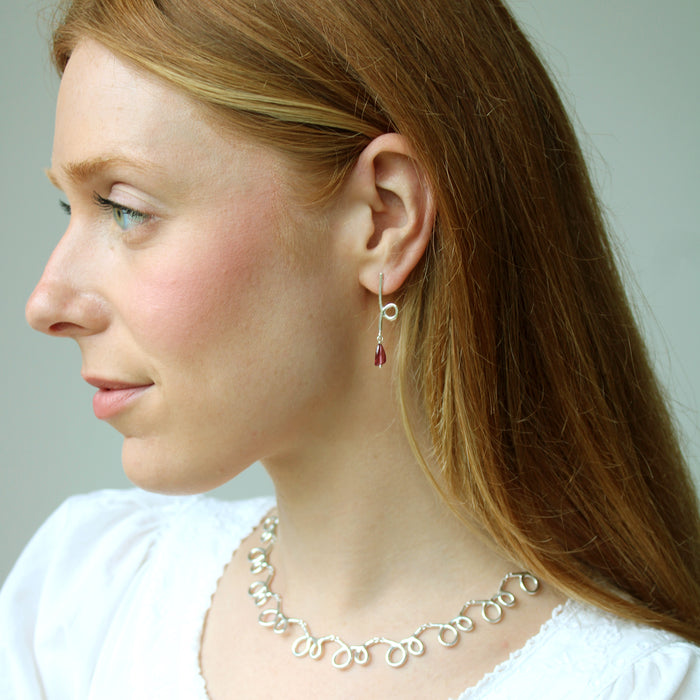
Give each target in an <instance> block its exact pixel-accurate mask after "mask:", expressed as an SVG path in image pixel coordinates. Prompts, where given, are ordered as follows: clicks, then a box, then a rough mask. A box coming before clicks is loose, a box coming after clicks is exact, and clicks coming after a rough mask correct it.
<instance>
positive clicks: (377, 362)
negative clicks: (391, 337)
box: [374, 343, 386, 367]
mask: <svg viewBox="0 0 700 700" xmlns="http://www.w3.org/2000/svg"><path fill="white" fill-rule="evenodd" d="M385 362H386V353H385V352H384V346H383V345H382V344H381V343H379V344H378V345H377V349H376V351H375V353H374V366H375V367H381V366H382V365H383V364H384V363H385Z"/></svg>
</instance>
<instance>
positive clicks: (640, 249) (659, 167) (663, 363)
mask: <svg viewBox="0 0 700 700" xmlns="http://www.w3.org/2000/svg"><path fill="white" fill-rule="evenodd" d="M419 1H420V0H416V2H419ZM46 4H48V3H44V2H42V3H38V2H35V1H33V0H0V90H1V92H0V95H1V99H2V110H0V135H1V138H0V164H1V165H0V213H1V216H2V227H1V230H2V234H1V235H2V255H0V284H1V285H2V294H0V327H1V328H2V337H1V342H0V367H2V379H1V380H0V386H1V387H2V391H1V394H0V395H1V399H0V581H1V580H3V579H4V577H5V576H6V574H7V572H8V571H9V568H10V566H11V564H12V562H13V561H14V559H15V558H16V557H17V555H18V554H19V552H20V550H21V548H22V546H23V545H24V543H25V542H26V541H27V540H28V538H29V537H30V536H31V534H32V532H33V531H34V530H35V529H36V528H37V527H38V525H39V524H40V523H41V522H42V521H43V520H44V519H45V518H46V516H47V515H48V514H49V513H50V512H51V511H52V510H53V509H54V508H55V507H56V506H57V505H58V504H59V503H60V502H61V501H62V500H63V499H64V498H65V497H67V496H68V495H70V494H73V493H78V492H84V491H89V490H93V489H97V488H104V487H125V486H128V485H129V483H128V482H127V480H126V478H125V477H124V476H123V474H122V471H121V466H120V449H121V439H120V436H119V435H118V434H117V433H116V432H115V431H113V430H112V429H111V428H109V427H108V426H106V425H104V424H102V423H100V422H98V421H97V420H96V419H95V418H94V416H93V414H92V408H91V396H92V393H93V391H94V390H93V389H91V388H90V387H88V386H87V385H86V384H84V382H82V381H81V380H80V377H79V370H80V357H79V352H78V349H77V347H76V346H75V344H74V343H72V342H71V341H65V340H62V341H58V340H53V339H50V338H48V337H43V336H41V335H39V334H38V333H35V332H33V331H31V330H30V329H29V328H28V326H27V325H26V323H25V321H24V303H25V300H26V298H27V296H28V295H29V293H30V292H31V290H32V288H33V285H34V283H35V281H36V280H37V279H38V278H39V276H40V274H41V271H42V269H43V265H44V263H45V261H46V259H47V258H48V256H49V254H50V252H51V250H52V248H53V246H54V245H55V243H56V242H57V241H58V239H59V237H60V235H61V233H62V230H63V227H64V226H65V218H64V215H63V214H62V213H61V212H60V211H59V207H58V206H57V200H58V196H57V192H56V191H55V190H53V188H52V187H51V186H50V185H49V184H48V182H47V181H46V179H45V178H44V175H43V174H42V169H43V168H44V167H46V166H48V165H49V159H50V153H51V138H52V128H53V109H54V100H55V95H56V90H57V80H56V78H55V77H54V75H53V73H52V71H51V69H50V67H49V64H48V59H47V51H46V48H45V40H44V38H42V37H43V35H45V33H46V31H45V30H40V28H39V27H40V24H41V23H40V22H39V21H38V20H37V14H38V11H39V9H40V7H42V6H45V5H46ZM511 6H512V7H513V9H514V10H515V12H516V14H517V15H518V16H519V17H520V18H521V20H522V21H523V23H524V25H525V26H526V29H527V30H528V31H529V33H530V35H531V36H532V37H533V38H534V39H535V41H536V43H537V44H538V45H539V46H540V48H541V51H542V53H543V54H544V56H545V57H546V59H547V60H548V62H549V63H550V65H551V66H552V67H553V69H554V71H555V74H556V76H557V77H558V80H559V83H560V85H561V86H562V88H563V91H564V96H565V99H566V100H567V101H568V103H569V104H570V105H571V108H572V111H573V112H574V113H575V115H576V119H577V122H578V123H579V125H580V133H581V136H582V139H583V142H584V147H585V149H586V151H587V153H588V154H589V160H590V163H591V166H592V168H593V170H594V174H595V178H596V182H597V184H598V188H599V191H600V193H601V196H602V199H603V201H604V203H605V205H606V207H607V209H608V212H609V218H610V222H611V227H612V229H613V231H614V233H615V235H616V237H617V239H618V241H619V244H620V248H621V250H622V253H623V255H624V257H625V258H626V260H627V268H628V277H629V284H630V290H631V293H632V296H633V298H634V300H635V303H636V304H637V305H638V307H639V317H640V320H641V322H642V324H643V326H644V329H645V331H646V333H647V336H648V337H649V341H650V344H651V348H652V354H653V356H654V358H655V361H656V362H657V366H658V369H659V372H660V374H661V376H662V379H663V381H664V382H665V385H666V386H667V388H668V391H669V395H670V396H671V397H672V399H673V406H674V410H675V411H676V414H677V416H678V419H679V422H680V424H681V426H682V429H683V432H684V436H685V442H686V448H687V449H686V451H687V454H688V456H689V459H690V462H691V466H692V468H693V470H694V472H695V473H696V474H698V472H699V471H700V428H699V425H700V421H699V419H698V394H699V393H700V366H699V364H698V362H697V359H696V358H697V357H698V355H699V354H700V332H699V330H698V323H699V317H700V314H699V313H698V309H697V307H698V302H699V301H700V274H698V273H699V272H700V235H699V233H698V232H699V229H700V224H699V223H698V221H699V220H700V203H699V201H700V197H699V193H700V187H699V185H700V165H699V164H700V139H698V136H697V130H698V128H700V88H699V85H700V81H699V79H698V77H699V76H698V67H699V64H700V49H699V48H698V46H699V45H700V42H698V36H700V3H698V2H697V0H670V1H669V2H668V3H660V2H659V1H658V0H587V1H586V2H581V0H513V1H512V2H511ZM219 491H220V493H221V495H222V496H224V497H227V498H234V497H244V496H247V495H251V494H259V493H269V492H270V491H271V486H270V484H269V481H268V480H267V479H266V476H265V474H264V472H263V471H262V469H261V468H260V467H259V466H256V467H253V468H252V469H250V470H248V471H247V472H245V473H244V474H242V475H241V476H240V477H238V478H237V479H235V480H234V482H232V483H231V484H228V485H227V486H225V487H224V488H223V489H220V490H219Z"/></svg>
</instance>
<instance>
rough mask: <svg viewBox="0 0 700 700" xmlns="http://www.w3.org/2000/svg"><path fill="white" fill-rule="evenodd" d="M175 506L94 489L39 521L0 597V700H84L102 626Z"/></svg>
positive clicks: (160, 499)
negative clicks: (159, 525) (163, 519)
mask: <svg viewBox="0 0 700 700" xmlns="http://www.w3.org/2000/svg"><path fill="white" fill-rule="evenodd" d="M173 500H177V499H168V498H167V497H163V496H155V495H153V494H146V493H144V492H140V491H137V490H131V491H101V492H98V493H95V494H89V495H86V496H76V497H73V498H70V499H68V500H67V501H66V502H65V503H64V504H63V505H62V506H60V507H59V508H58V510H57V511H56V512H55V513H54V514H53V515H52V516H51V517H50V518H49V519H48V520H47V521H46V522H45V523H44V525H43V526H42V527H41V528H40V529H39V530H38V532H37V533H36V535H35V536H34V537H33V538H32V540H31V541H30V543H29V544H28V545H27V547H26V548H25V550H24V552H23V553H22V555H21V556H20V558H19V560H18V561H17V563H16V564H15V567H14V569H13V570H12V571H11V572H10V575H9V577H8V578H7V580H6V582H5V585H4V586H3V588H2V591H0V697H1V698H32V699H34V698H37V699H38V698H49V700H63V699H64V698H65V699H66V700H68V699H74V698H77V697H87V696H88V695H89V685H90V679H91V676H92V671H93V670H94V664H95V663H96V659H97V654H98V653H99V649H100V647H101V642H102V640H103V639H104V637H105V635H106V634H107V633H108V628H109V623H110V620H111V619H112V618H113V614H114V611H115V610H116V609H117V608H118V606H119V603H120V600H121V599H122V596H123V594H124V592H125V591H127V590H128V588H129V586H130V585H133V583H134V581H135V580H136V579H138V576H139V570H140V569H141V568H142V567H143V564H144V562H145V561H146V560H147V559H148V557H149V553H150V550H151V549H152V547H153V545H154V543H155V541H156V539H157V537H158V529H159V528H158V524H159V521H160V520H162V518H163V515H164V511H167V510H169V509H170V507H171V506H170V505H169V504H171V503H172V501H173ZM75 659H79V660H80V662H79V664H77V665H76V663H75ZM69 660H70V661H69Z"/></svg>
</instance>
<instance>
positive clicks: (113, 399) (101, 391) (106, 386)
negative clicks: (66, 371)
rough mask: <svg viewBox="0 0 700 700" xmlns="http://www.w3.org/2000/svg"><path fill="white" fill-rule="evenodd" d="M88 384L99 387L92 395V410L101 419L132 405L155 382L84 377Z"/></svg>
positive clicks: (110, 416)
mask: <svg viewBox="0 0 700 700" xmlns="http://www.w3.org/2000/svg"><path fill="white" fill-rule="evenodd" d="M84 379H85V381H86V382H87V383H88V384H91V385H92V386H94V387H97V393H96V394H95V395H94V396H93V397H92V410H93V411H94V412H95V416H96V417H97V418H99V419H100V420H106V419H108V418H112V417H114V416H116V415H117V414H118V413H121V412H122V411H123V410H124V409H126V408H127V407H129V406H131V404H133V403H134V401H136V400H137V399H138V398H139V397H140V396H141V395H142V394H143V393H144V392H145V391H147V390H148V389H150V388H151V387H152V386H153V384H152V383H150V384H134V383H131V382H122V381H118V380H113V379H101V378H98V377H84Z"/></svg>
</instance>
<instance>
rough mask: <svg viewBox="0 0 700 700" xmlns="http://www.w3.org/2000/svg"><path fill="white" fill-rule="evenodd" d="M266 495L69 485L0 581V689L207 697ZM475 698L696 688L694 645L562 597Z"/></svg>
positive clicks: (55, 698) (610, 695) (76, 697)
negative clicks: (239, 563)
mask: <svg viewBox="0 0 700 700" xmlns="http://www.w3.org/2000/svg"><path fill="white" fill-rule="evenodd" d="M272 505H273V502H272V500H271V499H255V500H251V501H242V502H237V503H228V502H221V501H216V500H214V499H211V498H205V497H202V496H195V497H185V498H171V497H166V496H156V495H153V494H147V493H144V492H141V491H137V490H132V491H103V492H99V493H96V494H91V495H87V496H78V497H75V498H72V499H69V500H68V501H67V502H66V503H64V504H63V506H61V508H59V509H58V510H57V511H56V513H54V515H53V516H51V518H50V519H49V520H48V521H47V522H46V524H45V525H44V526H43V527H42V528H41V529H40V530H39V532H38V533H37V534H36V535H35V537H34V539H33V540H32V541H31V542H30V544H29V545H28V546H27V548H26V550H25V552H24V553H23V554H22V557H21V558H20V560H19V561H18V563H17V565H16V566H15V569H14V570H13V572H12V573H11V574H10V576H9V578H8V579H7V581H6V583H5V586H4V588H3V590H2V592H0V698H2V699H3V700H5V699H8V700H9V699H13V700H15V699H17V700H35V699H39V698H47V699H48V700H84V699H90V700H117V699H118V700H124V699H125V698H129V699H130V700H146V699H148V700H153V699H154V698H168V700H180V699H181V700H206V691H205V686H204V681H203V679H202V677H201V675H200V672H199V666H198V656H199V644H200V637H201V630H202V626H203V623H204V617H205V615H206V611H207V610H208V608H209V605H210V602H211V596H212V594H213V593H214V591H215V588H216V584H217V581H218V579H219V577H220V576H221V573H222V571H223V569H224V567H225V565H226V564H227V563H228V561H229V560H230V558H231V555H232V553H233V551H234V550H235V549H236V548H237V547H238V545H239V543H240V541H241V540H242V539H243V538H244V537H245V536H246V535H247V534H248V533H249V532H250V531H251V530H252V529H253V528H254V527H255V525H257V523H258V522H259V521H260V520H261V519H262V517H263V515H264V514H265V513H266V512H267V511H268V510H269V509H270V508H271V507H272ZM399 672H400V671H399ZM243 695H244V696H245V693H243ZM482 698H489V700H498V699H500V698H503V699H505V698H508V699H509V700H511V699H512V698H519V700H526V699H527V698H536V699H537V700H548V699H550V700H562V698H567V699H574V700H575V699H577V698H581V699H583V698H586V699H590V698H605V699H606V700H617V699H619V700H623V699H624V700H630V699H638V698H654V699H655V700H656V699H659V700H664V699H666V698H683V699H685V698H687V699H690V698H693V699H697V698H700V649H699V648H698V647H696V646H694V645H692V644H689V643H687V642H685V641H683V640H681V639H679V638H678V637H675V636H673V635H671V634H668V633H666V632H661V631H658V630H652V629H650V628H646V627H642V626H639V625H634V624H631V623H628V622H624V621H622V620H619V619H617V618H615V617H612V616H610V615H607V614H604V613H601V612H600V611H598V610H596V609H595V608H592V607H589V606H586V605H581V604H579V603H574V602H572V601H569V602H568V603H567V604H566V605H564V606H562V607H561V608H559V609H557V611H555V613H554V615H553V616H552V619H551V620H549V621H548V622H547V623H546V624H545V625H544V626H543V628H542V630H541V631H540V633H539V634H538V635H536V636H535V637H533V638H532V639H531V640H530V641H529V642H528V643H527V644H526V645H525V647H524V648H523V649H521V650H520V651H518V652H516V653H514V654H513V655H512V656H511V658H510V659H509V660H508V661H506V662H505V663H503V664H501V665H500V666H499V667H498V668H497V669H496V670H495V671H494V672H493V673H491V674H489V675H487V676H486V677H485V678H484V679H482V681H481V682H480V683H479V684H478V685H477V686H475V687H474V688H470V689H469V690H467V691H465V692H464V693H463V694H462V695H460V696H459V700H481V699H482Z"/></svg>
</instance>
